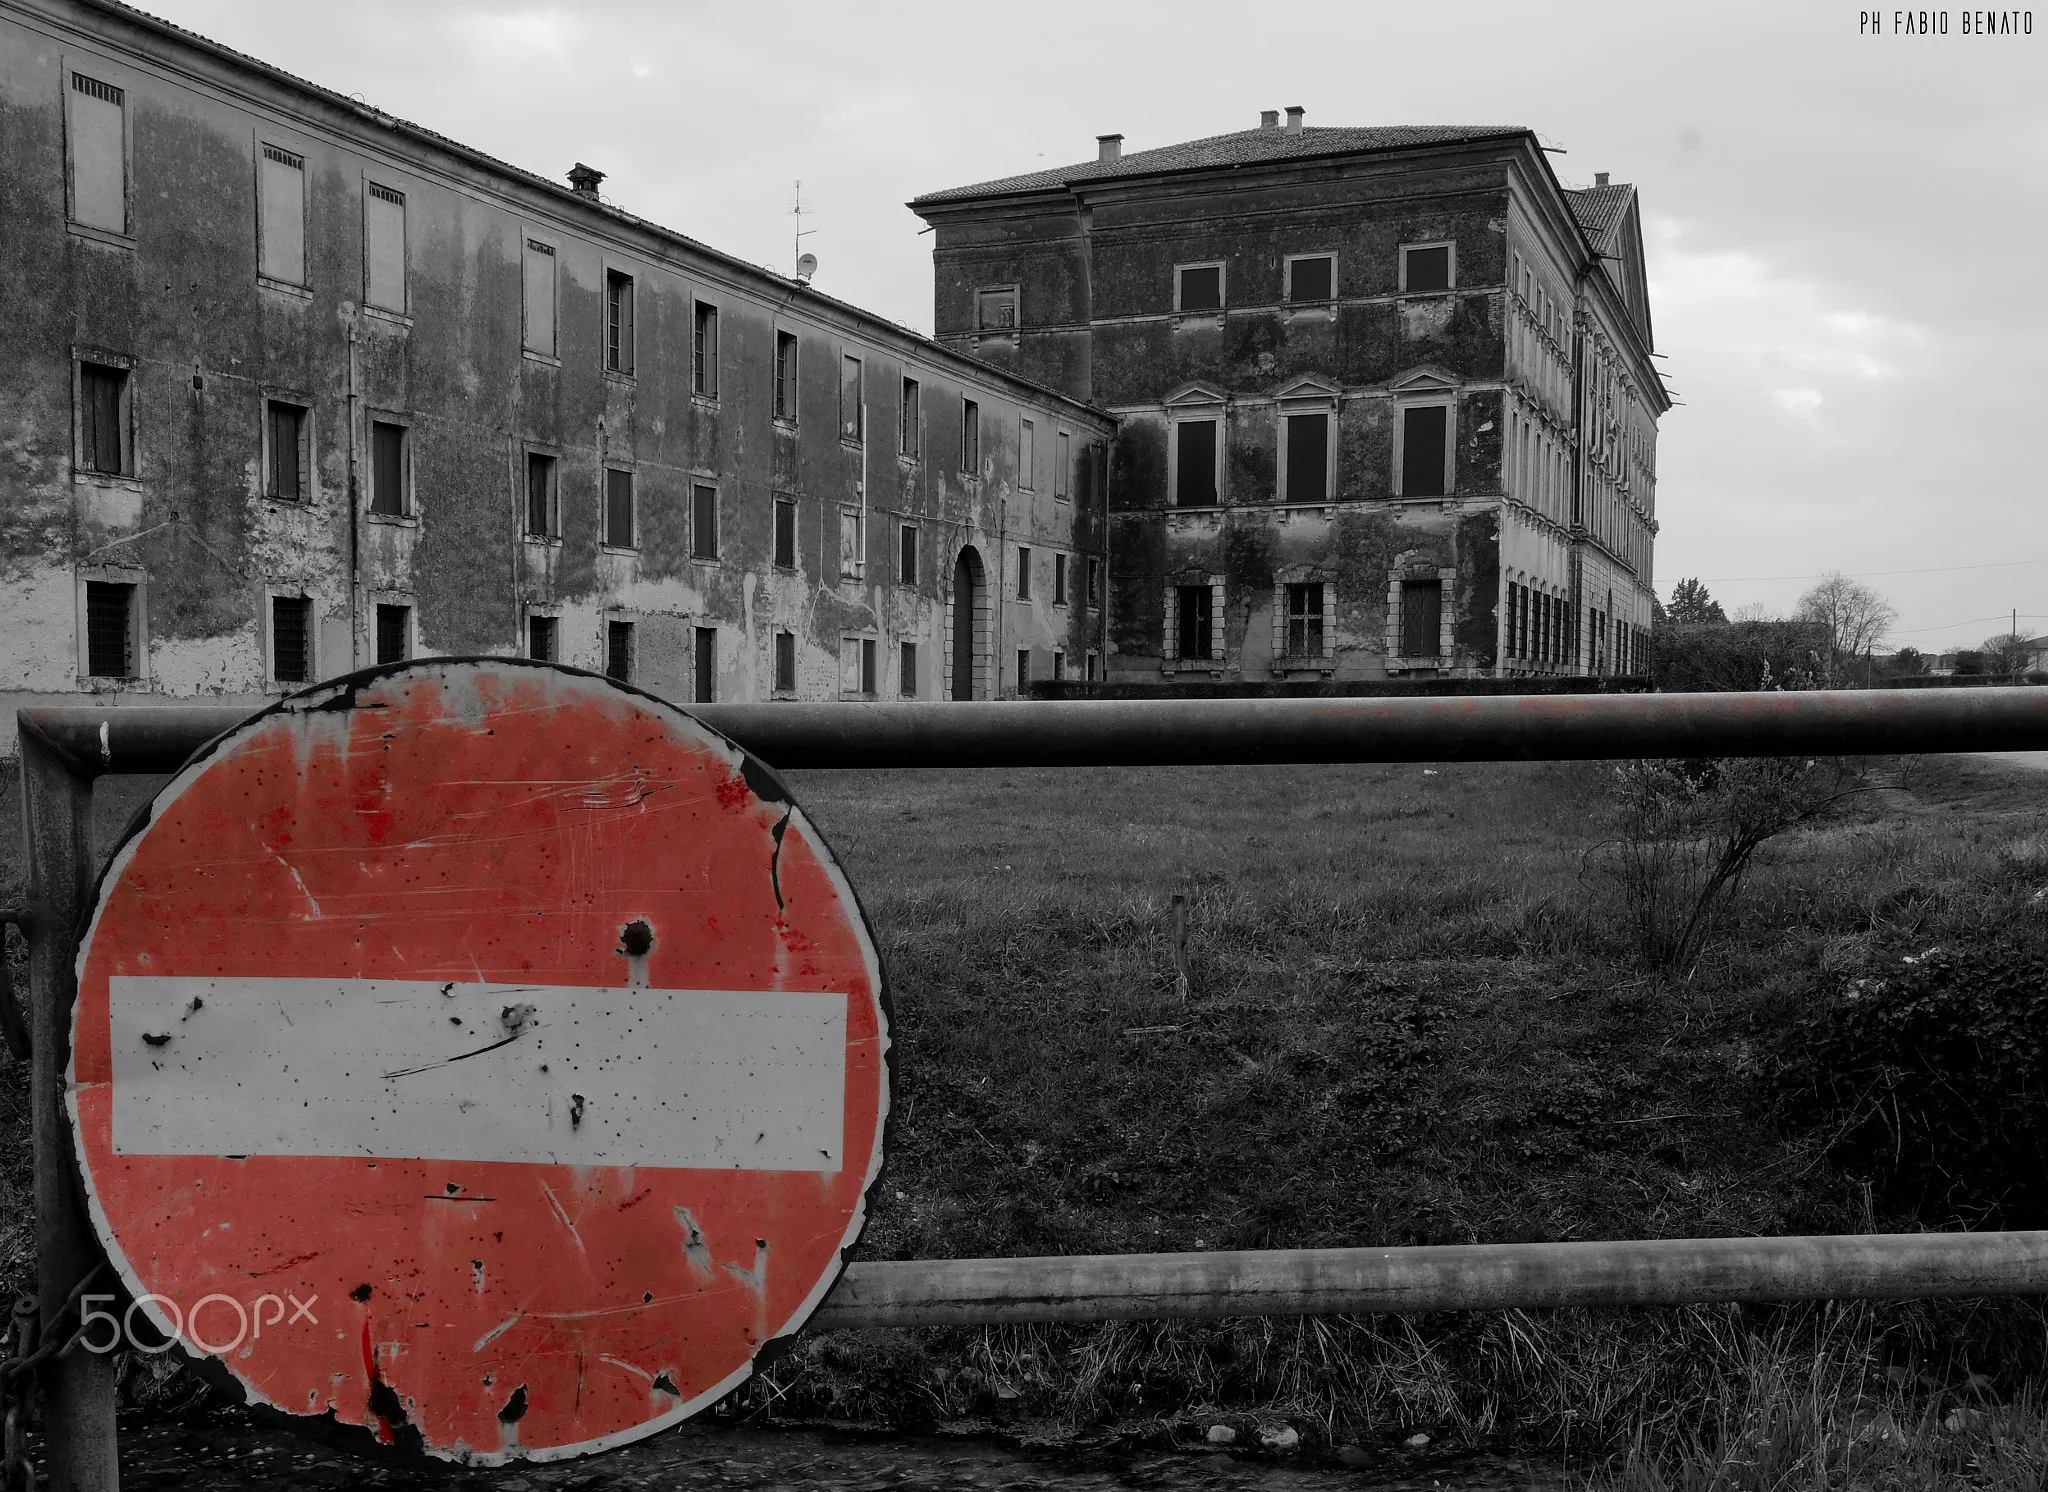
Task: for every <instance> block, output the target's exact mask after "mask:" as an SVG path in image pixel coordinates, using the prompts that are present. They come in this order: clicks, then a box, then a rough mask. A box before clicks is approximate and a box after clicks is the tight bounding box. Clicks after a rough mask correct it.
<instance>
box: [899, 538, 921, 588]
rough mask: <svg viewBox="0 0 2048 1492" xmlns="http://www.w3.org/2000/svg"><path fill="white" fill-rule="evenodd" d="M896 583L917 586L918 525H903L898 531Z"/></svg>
mask: <svg viewBox="0 0 2048 1492" xmlns="http://www.w3.org/2000/svg"><path fill="white" fill-rule="evenodd" d="M896 583H897V584H898V585H916V584H917V525H916V524H914V523H906V524H903V525H902V526H901V527H899V528H898V529H897V530H896Z"/></svg>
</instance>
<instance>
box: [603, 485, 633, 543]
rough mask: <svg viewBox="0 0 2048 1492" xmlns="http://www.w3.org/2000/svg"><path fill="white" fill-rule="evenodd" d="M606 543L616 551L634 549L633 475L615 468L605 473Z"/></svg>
mask: <svg viewBox="0 0 2048 1492" xmlns="http://www.w3.org/2000/svg"><path fill="white" fill-rule="evenodd" d="M604 541H605V543H607V544H609V545H611V546H612V547H613V548H614V549H631V548H632V547H633V474H632V473H631V472H630V471H621V470H620V469H619V468H617V467H615V466H612V467H606V468H605V473H604Z"/></svg>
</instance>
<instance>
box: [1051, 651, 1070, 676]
mask: <svg viewBox="0 0 2048 1492" xmlns="http://www.w3.org/2000/svg"><path fill="white" fill-rule="evenodd" d="M1066 676H1067V655H1066V654H1065V653H1063V652H1061V651H1060V650H1059V649H1058V648H1054V649H1053V652H1052V678H1053V682H1054V683H1058V682H1059V681H1060V680H1061V679H1064V678H1065V677H1066Z"/></svg>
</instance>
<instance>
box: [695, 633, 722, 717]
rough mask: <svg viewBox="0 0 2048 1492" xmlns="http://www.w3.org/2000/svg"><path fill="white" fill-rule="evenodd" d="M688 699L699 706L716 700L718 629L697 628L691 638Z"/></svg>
mask: <svg viewBox="0 0 2048 1492" xmlns="http://www.w3.org/2000/svg"><path fill="white" fill-rule="evenodd" d="M690 640H691V659H690V662H691V680H690V683H691V691H690V697H691V698H692V699H693V700H695V701H696V702H697V703H698V704H700V705H708V704H713V703H716V701H717V698H718V629H717V628H716V627H697V628H693V629H692V636H691V639H690Z"/></svg>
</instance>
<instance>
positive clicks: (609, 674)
mask: <svg viewBox="0 0 2048 1492" xmlns="http://www.w3.org/2000/svg"><path fill="white" fill-rule="evenodd" d="M604 672H605V677H606V678H611V679H617V680H618V681H619V682H620V683H621V684H630V683H631V682H632V681H633V624H632V623H631V622H622V621H619V620H618V619H616V618H610V619H607V620H606V622H605V624H604Z"/></svg>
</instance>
